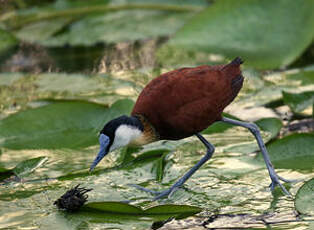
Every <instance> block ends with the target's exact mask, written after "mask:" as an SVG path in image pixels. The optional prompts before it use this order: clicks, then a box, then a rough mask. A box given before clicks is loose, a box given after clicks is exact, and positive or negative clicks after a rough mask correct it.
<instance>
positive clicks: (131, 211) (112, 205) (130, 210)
mask: <svg viewBox="0 0 314 230" xmlns="http://www.w3.org/2000/svg"><path fill="white" fill-rule="evenodd" d="M81 210H82V211H89V212H92V211H96V212H104V213H106V212H107V213H108V212H109V213H116V214H128V215H139V214H143V210H142V209H141V208H139V207H136V206H134V205H130V204H126V203H121V202H92V203H88V204H86V205H84V206H83V207H82V209H81Z"/></svg>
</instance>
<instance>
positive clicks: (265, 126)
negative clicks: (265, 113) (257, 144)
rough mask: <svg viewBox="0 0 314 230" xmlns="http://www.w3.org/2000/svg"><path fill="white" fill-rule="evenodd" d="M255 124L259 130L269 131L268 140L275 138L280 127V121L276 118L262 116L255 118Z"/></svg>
mask: <svg viewBox="0 0 314 230" xmlns="http://www.w3.org/2000/svg"><path fill="white" fill-rule="evenodd" d="M255 124H257V126H258V127H259V128H260V129H261V130H263V131H265V132H269V133H270V137H269V138H270V140H271V139H273V138H275V137H276V136H277V135H278V134H279V132H280V130H281V128H282V122H281V120H280V119H278V118H262V119H259V120H257V121H256V122H255Z"/></svg>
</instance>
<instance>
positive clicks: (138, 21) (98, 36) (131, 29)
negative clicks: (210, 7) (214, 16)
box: [41, 10, 191, 46]
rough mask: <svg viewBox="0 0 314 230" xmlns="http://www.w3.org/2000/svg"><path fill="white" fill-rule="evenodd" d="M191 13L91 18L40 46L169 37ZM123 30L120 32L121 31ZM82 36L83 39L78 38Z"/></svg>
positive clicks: (122, 13)
mask: <svg viewBox="0 0 314 230" xmlns="http://www.w3.org/2000/svg"><path fill="white" fill-rule="evenodd" d="M190 17H191V13H169V12H163V11H152V10H129V11H119V12H113V13H107V14H101V15H92V16H88V17H86V18H83V19H81V20H80V21H77V22H74V23H73V24H72V25H71V27H70V28H69V30H68V31H66V32H64V33H62V34H59V35H57V36H54V37H51V38H50V39H47V40H45V41H43V42H41V43H42V44H43V45H45V46H61V45H64V44H70V45H72V46H75V45H85V46H86V45H92V44H95V43H97V42H107V43H117V42H122V41H134V40H142V39H147V38H153V37H157V36H167V35H170V34H173V33H174V31H176V30H177V29H178V28H180V27H181V26H182V25H183V23H184V22H185V21H186V20H187V19H188V18H190ZM121 28H123V29H121ZM82 32H84V36H81V34H82Z"/></svg>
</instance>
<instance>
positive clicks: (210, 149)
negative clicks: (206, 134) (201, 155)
mask: <svg viewBox="0 0 314 230" xmlns="http://www.w3.org/2000/svg"><path fill="white" fill-rule="evenodd" d="M214 152H215V146H213V145H211V146H209V147H208V148H207V153H206V155H209V156H211V155H212V154H213V153H214Z"/></svg>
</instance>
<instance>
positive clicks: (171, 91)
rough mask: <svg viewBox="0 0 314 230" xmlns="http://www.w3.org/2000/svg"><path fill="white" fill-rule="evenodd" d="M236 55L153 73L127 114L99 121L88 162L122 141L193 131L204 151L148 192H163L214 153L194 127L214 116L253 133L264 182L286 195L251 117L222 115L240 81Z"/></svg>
mask: <svg viewBox="0 0 314 230" xmlns="http://www.w3.org/2000/svg"><path fill="white" fill-rule="evenodd" d="M242 63H243V62H242V60H241V58H239V57H237V58H235V59H234V60H233V61H231V62H230V63H228V64H226V65H216V66H209V65H202V66H198V67H195V68H181V69H176V70H173V71H170V72H168V73H164V74H162V75H160V76H159V77H157V78H155V79H153V80H152V81H151V82H149V83H148V85H147V86H146V87H145V88H144V89H143V91H142V92H141V93H140V95H139V97H138V99H137V101H136V103H135V105H134V108H133V111H132V113H131V116H120V117H118V118H115V119H113V120H111V121H109V122H108V123H107V124H105V126H104V128H103V129H102V130H101V132H100V136H99V143H100V151H99V153H98V155H97V157H96V158H95V160H94V162H93V163H92V165H91V167H90V171H92V170H93V169H94V168H95V166H96V165H97V164H98V163H99V162H100V161H101V159H103V157H104V156H105V155H107V154H108V153H109V152H111V151H113V150H115V149H117V148H120V147H122V146H126V145H145V144H148V143H151V142H154V141H159V140H180V139H183V138H187V137H190V136H192V135H195V136H196V137H198V139H199V140H200V141H201V142H202V143H203V144H204V145H205V147H206V149H207V152H206V154H205V156H204V157H203V158H202V159H201V160H200V161H199V162H198V163H197V164H195V165H194V166H193V167H192V168H191V169H190V170H189V171H188V172H187V173H186V174H185V175H184V176H183V177H182V178H180V179H179V180H178V181H177V182H176V183H174V184H173V185H172V186H171V187H170V188H169V189H167V190H165V191H162V192H154V191H151V190H149V189H145V188H142V187H140V186H136V187H138V188H140V189H142V190H144V191H148V192H151V193H154V194H156V197H155V200H156V199H159V198H161V197H164V196H168V195H169V194H171V193H172V192H173V191H175V190H176V189H178V188H179V187H180V186H182V185H183V184H184V183H185V181H186V180H188V179H189V178H190V177H191V176H192V175H193V173H195V171H196V170H198V169H199V168H200V167H201V166H202V165H203V164H204V163H205V162H206V161H208V160H209V159H210V158H211V156H212V155H213V153H214V150H215V148H214V146H213V145H212V144H211V143H209V142H208V141H207V140H206V139H205V138H204V137H203V136H202V135H201V134H200V132H201V131H202V130H204V129H206V128H207V127H208V126H210V125H211V124H213V123H214V122H217V121H222V122H225V123H229V124H232V125H238V126H242V127H245V128H248V129H249V130H250V131H251V133H252V134H253V135H254V136H255V138H256V140H257V143H258V145H259V148H260V150H261V153H262V155H263V158H264V161H265V163H266V167H267V169H268V173H269V176H270V179H271V184H270V188H271V190H273V189H274V188H275V187H276V186H277V185H279V186H280V187H281V189H282V190H283V191H284V193H286V194H288V195H289V192H288V191H287V190H286V188H285V187H284V186H283V185H282V184H281V183H280V180H282V181H284V182H288V181H287V180H285V179H284V178H282V177H280V176H278V175H277V173H276V172H275V169H274V167H273V166H272V164H271V162H270V159H269V156H268V153H267V149H266V147H265V144H264V142H263V139H262V137H261V135H260V131H259V129H258V127H257V126H256V125H255V124H254V123H245V122H242V121H238V120H232V119H229V118H226V117H223V116H222V112H223V110H224V108H225V107H226V106H227V105H229V104H230V103H231V102H232V101H233V100H234V98H235V97H236V96H237V95H238V93H239V91H240V89H241V88H242V84H243V80H244V78H243V76H242V73H241V70H240V65H241V64H242Z"/></svg>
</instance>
